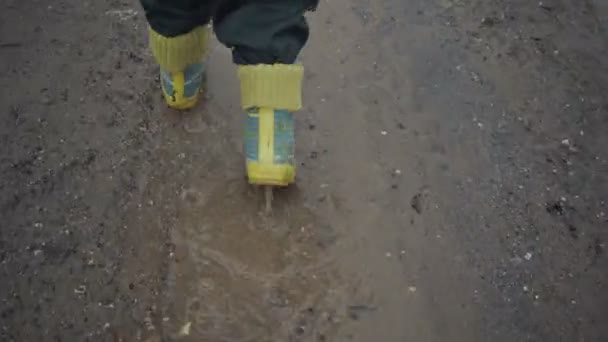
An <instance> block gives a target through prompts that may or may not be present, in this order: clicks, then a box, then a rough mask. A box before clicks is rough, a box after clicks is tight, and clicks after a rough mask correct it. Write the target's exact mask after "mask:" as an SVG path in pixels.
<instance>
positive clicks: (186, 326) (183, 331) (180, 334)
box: [178, 322, 192, 336]
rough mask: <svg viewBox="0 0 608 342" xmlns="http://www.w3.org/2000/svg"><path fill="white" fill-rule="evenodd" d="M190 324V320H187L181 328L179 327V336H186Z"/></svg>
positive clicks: (188, 333)
mask: <svg viewBox="0 0 608 342" xmlns="http://www.w3.org/2000/svg"><path fill="white" fill-rule="evenodd" d="M191 326H192V322H188V323H186V324H184V326H182V328H181V329H179V333H178V335H179V336H188V335H190V327H191Z"/></svg>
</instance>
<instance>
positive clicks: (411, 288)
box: [407, 286, 418, 293]
mask: <svg viewBox="0 0 608 342" xmlns="http://www.w3.org/2000/svg"><path fill="white" fill-rule="evenodd" d="M407 289H408V290H409V291H410V292H412V293H414V292H416V291H417V290H418V289H417V288H416V286H410V287H408V288H407Z"/></svg>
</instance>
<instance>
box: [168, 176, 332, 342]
mask: <svg viewBox="0 0 608 342" xmlns="http://www.w3.org/2000/svg"><path fill="white" fill-rule="evenodd" d="M258 195H260V194H258V193H256V192H255V191H253V190H252V189H251V188H249V186H248V185H246V184H244V183H243V182H236V181H235V182H231V183H229V184H227V185H225V186H222V187H219V188H217V190H215V191H212V192H211V193H209V194H208V195H204V194H202V193H201V192H198V191H196V190H192V189H191V190H187V191H185V192H184V193H183V194H182V196H181V198H182V202H183V203H182V204H181V205H180V208H179V210H178V217H177V223H176V226H175V227H174V229H173V232H172V239H173V243H174V244H175V246H176V249H175V253H174V258H173V260H171V265H170V267H169V277H168V279H169V281H168V293H169V296H168V298H169V299H168V303H166V305H165V306H166V308H167V309H166V313H167V316H168V317H170V320H169V322H171V324H168V325H171V326H166V327H165V329H164V331H165V333H166V334H167V335H169V336H173V337H179V340H185V341H189V340H192V341H223V340H238V341H262V340H264V341H266V340H272V341H275V340H276V341H279V340H281V341H285V340H289V339H293V338H302V339H306V338H309V337H310V336H312V335H311V334H319V333H323V334H327V331H326V330H328V329H330V327H329V326H328V324H330V323H329V322H328V320H327V317H323V315H322V313H323V312H324V311H323V308H324V307H325V308H329V307H331V306H333V305H331V304H330V303H331V302H332V301H333V300H334V299H332V293H333V292H335V290H334V289H335V288H336V286H338V279H337V276H336V275H335V272H334V270H333V269H332V263H331V261H330V260H328V258H327V256H326V252H325V248H326V246H327V243H326V241H322V240H326V239H327V233H326V232H323V233H322V234H317V232H320V231H321V230H323V229H325V230H326V229H327V226H326V225H325V226H323V225H322V224H321V223H320V222H318V219H316V218H315V217H314V216H313V215H312V214H311V213H310V212H309V211H308V210H307V209H305V208H304V207H303V206H302V205H298V204H297V203H290V202H297V201H294V200H293V196H292V197H290V196H286V197H283V196H280V197H279V198H278V199H277V200H278V201H282V200H284V201H283V202H282V203H280V205H276V207H275V208H274V211H273V214H272V215H271V216H267V215H264V214H262V213H261V211H262V208H261V203H263V201H261V200H260V199H261V197H260V196H258ZM282 195H285V194H282ZM310 312H315V313H316V312H318V313H319V314H318V315H316V316H317V317H312V318H311V317H308V318H307V320H305V322H306V324H303V323H302V322H303V320H302V317H303V314H304V313H308V314H307V316H311V315H310ZM321 317H323V318H321ZM188 323H189V324H190V326H189V329H188V330H189V332H188V334H187V336H181V337H180V335H179V333H178V332H179V330H180V325H181V326H184V325H185V324H188ZM173 325H174V326H173ZM182 335H183V334H182ZM307 336H308V337H307Z"/></svg>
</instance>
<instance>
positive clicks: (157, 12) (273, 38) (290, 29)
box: [141, 0, 319, 64]
mask: <svg viewBox="0 0 608 342" xmlns="http://www.w3.org/2000/svg"><path fill="white" fill-rule="evenodd" d="M318 1H319V0H141V3H142V5H143V7H144V10H145V12H146V18H147V19H148V23H149V24H150V26H151V27H152V29H154V30H155V31H156V32H158V33H160V34H161V35H163V36H165V37H174V36H178V35H181V34H185V33H188V32H190V31H191V30H192V29H194V28H195V27H197V26H201V25H206V24H208V23H209V22H210V21H211V20H212V19H213V27H214V30H215V34H216V36H217V38H218V39H219V41H220V42H222V43H223V44H224V45H226V46H227V47H229V48H231V49H232V51H233V60H234V62H235V63H236V64H275V63H282V64H292V63H293V62H294V61H295V60H296V58H297V56H298V54H299V52H300V50H301V49H302V47H303V46H304V44H305V43H306V41H307V40H308V25H307V23H306V19H305V18H304V13H305V12H306V11H307V10H312V9H314V8H315V7H316V6H317V4H318Z"/></svg>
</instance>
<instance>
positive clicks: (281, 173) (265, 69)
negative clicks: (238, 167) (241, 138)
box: [214, 0, 317, 185]
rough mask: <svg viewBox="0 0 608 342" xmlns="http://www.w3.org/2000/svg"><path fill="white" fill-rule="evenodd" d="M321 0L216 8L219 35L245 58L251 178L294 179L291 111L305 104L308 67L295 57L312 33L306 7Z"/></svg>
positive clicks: (238, 59) (237, 0) (252, 1)
mask: <svg viewBox="0 0 608 342" xmlns="http://www.w3.org/2000/svg"><path fill="white" fill-rule="evenodd" d="M316 3H317V0H226V1H224V2H221V3H220V5H219V7H218V8H217V10H216V12H215V16H214V28H215V32H216V35H217V37H218V39H219V40H220V41H221V42H222V43H223V44H225V45H226V46H228V47H230V48H232V49H233V60H234V62H235V63H236V64H239V78H240V80H241V105H242V107H243V109H245V110H246V111H247V123H246V132H245V153H246V158H247V173H248V176H249V181H250V182H251V183H255V184H264V185H288V184H290V183H293V182H294V180H295V161H294V151H295V149H294V125H293V117H292V114H291V113H292V112H294V111H298V110H300V108H301V106H302V104H301V103H302V100H301V93H302V79H303V73H304V69H303V67H302V66H301V65H294V64H292V63H294V61H295V60H296V58H297V56H298V54H299V52H300V50H301V49H302V47H303V46H304V44H305V43H306V41H307V39H308V25H307V23H306V19H305V18H304V13H305V12H306V10H309V9H312V8H313V7H314V6H316Z"/></svg>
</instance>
